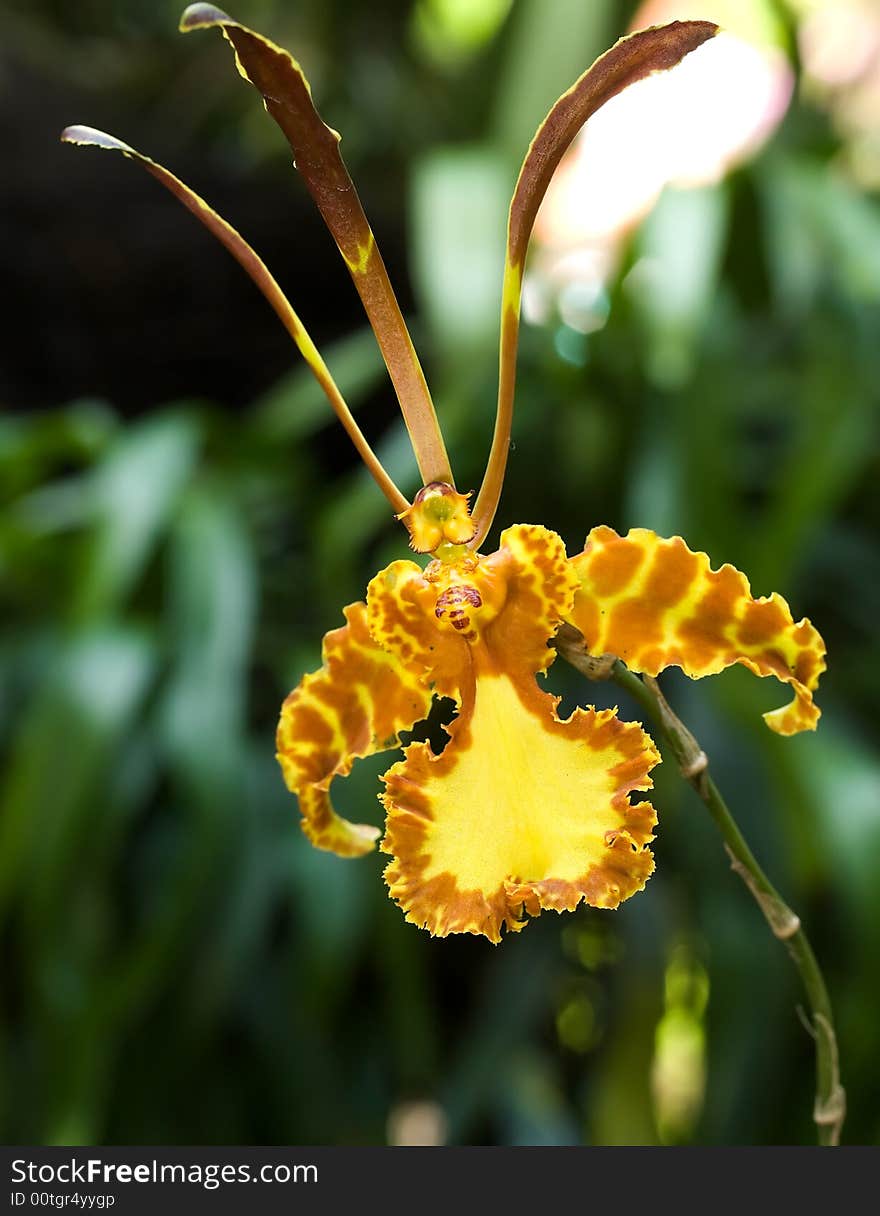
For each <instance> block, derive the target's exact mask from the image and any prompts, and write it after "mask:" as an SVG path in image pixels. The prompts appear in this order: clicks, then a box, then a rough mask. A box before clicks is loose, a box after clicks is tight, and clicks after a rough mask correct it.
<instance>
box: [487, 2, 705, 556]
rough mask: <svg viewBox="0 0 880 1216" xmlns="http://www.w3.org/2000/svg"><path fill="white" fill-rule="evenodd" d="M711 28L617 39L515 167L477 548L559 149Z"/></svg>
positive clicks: (501, 457)
mask: <svg viewBox="0 0 880 1216" xmlns="http://www.w3.org/2000/svg"><path fill="white" fill-rule="evenodd" d="M717 31H718V27H717V25H714V24H713V23H712V22H710V21H673V22H670V24H668V25H663V26H654V27H653V28H651V29H646V30H639V31H637V32H636V33H634V34H630V35H629V36H628V37H626V38H622V39H621V40H620V41H619V42H617V43H615V45H614V46H613V47H611V49H610V50H609V51H606V52H605V54H604V55H601V56H600V57H599V58H598V59H597V60H596V62H595V63H594V64H592V66H591V67H589V68H588V69H587V71H586V72H584V74H583V75H582V76H581V77H579V79H578V80H576V81H575V83H574V84H573V85H572V86H571V88H569V89H567V90H566V92H565V93H563V94H562V96H561V97H560V98H559V99H558V100H557V101H556V103H555V104H554V105H553V106H552V107H551V109H550V112H549V113H548V114H547V117H546V118H545V119H544V121H543V122H542V123H541V125H540V127H539V128H538V130H537V132H536V133H535V137H534V139H533V140H532V142H531V144H530V145H529V149H528V152H527V153H526V156H525V159H524V160H523V163H522V168H521V169H520V173H519V177H518V178H517V182H516V186H515V188H514V192H513V198H512V199H511V201H510V211H509V214H508V221H507V256H506V260H505V268H504V283H503V287H502V300H501V336H500V341H499V346H498V403H497V407H496V413H495V429H494V431H493V434H492V447H491V450H490V452H489V459H488V461H487V464H486V472H485V474H484V476H483V482H482V485H481V486H480V491H479V493H478V494H477V499H476V503H475V504H474V509H473V516H474V519H475V521H476V525H477V530H476V534H475V536H474V540H473V542H472V543H473V545H474V546H475V547H476V546H477V545H480V544H481V543H482V541H483V538H484V537H485V536H486V534H487V532H488V531H489V528H490V527H491V524H492V520H493V519H494V516H495V512H496V510H497V509H498V503H499V500H500V498H501V488H502V485H503V484H504V472H505V469H506V467H507V455H508V451H509V449H510V433H511V426H512V422H513V396H514V388H515V384H516V352H517V346H518V344H519V309H520V294H521V290H522V274H523V267H524V266H525V261H526V254H527V252H528V247H529V241H530V239H531V235H532V228H533V227H534V223H535V217H536V216H537V214H538V208H539V207H540V205H541V202H542V200H543V198H544V195H545V194H546V193H547V188H548V186H549V185H550V179H551V178H552V177H553V174H554V173H555V172H556V168H557V166H558V165H559V162H560V161H561V160H562V157H563V155H564V154H565V151H566V149H567V148H568V147H569V145H570V144H571V142H572V140H573V139H574V137H575V136H576V135H577V133H578V131H580V129H581V127H583V125H584V123H585V122H586V121H587V119H588V118H590V116H591V115H593V114H595V113H596V111H597V110H599V109H601V107H602V106H603V105H604V104H605V103H606V102H607V101H610V100H611V98H612V97H615V96H617V94H618V93H620V92H621V91H622V90H623V89H625V88H626V87H627V86H628V85H630V84H633V83H635V82H636V81H638V80H642V79H644V77H646V76H649V75H651V74H652V73H654V72H658V71H666V70H668V69H669V68H672V67H674V66H675V65H676V64H677V63H679V62H680V61H681V60H682V59H684V57H685V56H686V55H687V54H689V53H690V52H691V51H693V50H695V49H696V48H697V47H698V46H700V45H701V44H702V43H703V42H705V41H706V40H707V39H709V38H711V37H713V36H714V35H715V34H716V33H717Z"/></svg>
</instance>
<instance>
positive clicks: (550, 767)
mask: <svg viewBox="0 0 880 1216" xmlns="http://www.w3.org/2000/svg"><path fill="white" fill-rule="evenodd" d="M555 709H556V698H553V697H550V696H548V695H547V694H546V693H543V692H541V691H540V690H539V689H538V688H537V686H535V684H534V680H532V685H531V688H529V687H528V685H525V686H523V687H520V686H519V685H515V684H514V683H513V682H512V681H511V680H510V679H509V678H508V677H507V676H505V675H485V676H481V677H479V678H478V680H477V682H476V688H475V690H474V694H473V704H472V705H466V706H464V707H463V713H462V716H461V717H459V718H458V719H457V721H456V722H454V723H453V725H452V728H451V734H452V741H451V742H450V744H449V745H448V746H447V748H446V749H445V750H444V752H443V753H442V755H440V756H435V755H433V753H432V752H431V750H430V748H429V747H428V746H427V745H426V744H414V745H413V746H411V747H409V748H408V749H407V751H406V758H405V759H404V760H402V761H400V762H399V763H398V764H395V765H394V766H393V767H392V768H391V769H390V770H389V771H388V772H387V773H386V774H385V777H384V778H383V780H384V781H385V787H386V788H385V794H384V795H383V797H382V801H383V803H384V805H385V807H386V810H387V812H388V819H387V825H386V834H385V839H384V841H383V843H382V846H381V847H382V850H383V851H384V852H386V853H390V854H391V855H392V857H393V861H392V862H391V863H390V864H389V866H388V867H387V869H386V871H385V877H386V881H387V882H388V887H389V891H390V893H391V896H392V898H393V899H395V900H396V901H397V902H398V903H399V904H400V906H401V907H402V908H403V910H404V911H405V912H406V916H407V919H408V920H411V921H413V922H414V923H416V924H418V925H420V926H421V927H422V928H426V929H428V930H429V931H430V932H431V933H433V934H440V935H445V934H447V933H478V934H483V935H484V936H486V937H488V938H489V940H490V941H493V942H497V941H498V940H500V936H501V930H502V928H503V927H504V926H507V928H509V929H512V930H518V929H520V928H521V927H522V925H523V919H522V917H523V913H524V912H527V913H529V914H530V915H533V916H535V915H537V914H538V913H539V912H540V911H541V910H542V909H545V908H552V909H554V910H556V911H557V912H562V911H571V910H572V909H574V908H575V907H576V906H577V905H578V904H579V903H580V902H581V901H584V902H586V903H588V904H591V905H593V906H594V907H602V908H616V907H617V905H618V904H619V903H621V902H622V901H623V900H625V899H627V898H628V897H629V896H630V895H632V894H634V893H635V892H636V891H639V890H641V889H642V888H643V887H644V885H645V883H646V881H647V879H648V877H649V875H650V873H651V871H652V870H653V868H654V866H653V858H652V856H651V853H650V851H649V850H648V848H647V847H646V846H647V844H648V842H649V841H650V840H652V839H653V835H652V829H653V827H654V824H655V823H656V816H655V814H654V810H653V807H651V806H650V805H649V804H648V803H644V802H641V803H638V804H636V805H632V804H631V803H630V801H629V798H628V795H629V793H630V792H631V791H632V790H634V789H638V790H644V789H647V788H649V787H650V785H651V781H650V778H649V777H648V772H649V770H650V769H651V768H652V767H653V766H654V765H655V764H656V763H657V762H658V760H659V756H658V755H657V752H656V750H655V748H654V746H653V744H652V743H651V741H650V740H649V739H648V738H647V737H646V736H645V735H644V733H643V732H642V730H641V728H640V727H639V726H636V725H626V724H624V723H623V722H621V721H620V720H619V719H618V718H617V717H616V716H615V714H614V713H613V712H612V711H610V710H605V711H603V712H601V713H597V712H596V711H595V710H586V711H585V710H576V711H575V713H574V714H573V715H572V717H571V718H569V719H568V720H567V721H561V720H560V719H559V718H558V717H557V716H556V712H555Z"/></svg>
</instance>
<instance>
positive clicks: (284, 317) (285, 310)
mask: <svg viewBox="0 0 880 1216" xmlns="http://www.w3.org/2000/svg"><path fill="white" fill-rule="evenodd" d="M61 142H62V143H65V144H74V145H76V146H79V147H89V148H103V149H104V150H105V151H109V152H120V153H121V154H122V155H123V156H124V157H125V158H126V159H127V160H131V161H134V162H135V163H136V164H140V165H141V166H142V167H143V168H144V169H146V171H147V172H148V173H149V174H150V175H151V176H152V177H154V178H155V179H156V181H158V182H159V183H161V185H163V186H164V187H165V189H166V190H167V191H168V192H169V193H170V194H173V195H174V197H175V198H176V199H177V200H178V202H180V203H182V204H183V205H184V207H186V209H187V210H188V211H189V212H190V213H191V214H192V215H194V216H195V218H196V219H197V220H198V221H199V223H201V224H203V225H204V227H205V228H207V230H208V231H209V232H210V233H211V234H212V235H213V236H215V237H216V238H217V240H218V241H219V242H220V244H221V245H223V247H224V248H225V249H226V250H227V251H228V252H229V253H231V254H232V256H233V257H234V258H235V260H236V262H238V264H239V266H241V268H242V270H244V272H245V274H247V275H248V276H249V278H250V279H251V281H252V282H253V283H254V285H255V286H256V287H257V288H258V289H259V291H260V292H262V294H263V296H264V298H265V299H266V300H267V301H268V303H269V304H270V305H271V306H272V308H273V309H274V310H275V313H276V315H277V317H278V319H279V320H280V321H281V324H282V325H283V326H284V328H285V329H286V330H287V332H288V334H289V335H290V336H291V338H292V339H293V341H294V342H295V344H296V347H297V349H298V350H299V352H300V354H301V355H302V357H303V358H304V359H305V361H306V363H307V364H308V367H309V370H310V371H311V373H312V375H313V376H314V377H315V379H316V380H317V382H318V384H319V385H320V386H321V388H322V389H323V391H324V393H325V395H326V397H327V400H328V401H329V402H330V405H331V406H332V408H333V411H334V413H335V414H336V417H337V418H338V419H339V421H340V422H341V423H342V425H343V427H344V428H345V430H346V433H347V434H348V436H349V438H350V439H351V441H352V443H353V444H354V446H355V448H356V449H357V453H358V455H359V456H360V458H361V460H363V462H364V464H365V465H366V467H367V469H368V470H369V472H370V474H371V476H372V477H373V479H374V480H375V482H376V484H377V485H378V487H379V489H380V490H381V491H382V493H383V494H384V495H385V497H386V498H387V499H388V501H389V502H390V503H391V506H392V507H393V508H394V510H395V511H398V512H400V511H401V510H404V509H406V507H407V506H408V504H407V500H406V498H404V496H403V494H402V493H401V492H400V490H399V489H398V488H397V486H396V485H395V484H394V482H393V481H392V480H391V478H390V477H389V476H388V473H387V472H386V471H385V469H384V468H383V466H382V463H381V461H380V460H379V458H378V457H377V455H376V453H375V452H374V451H373V449H372V448H371V447H370V445H369V443H368V442H367V440H366V438H365V436H364V434H363V432H362V431H361V429H360V427H359V426H358V424H357V422H355V420H354V417H353V416H352V413H351V410H350V409H349V408H348V405H347V404H346V402H345V400H344V398H343V396H342V393H341V392H340V391H339V388H338V386H337V384H336V381H335V380H334V379H333V377H332V375H331V374H330V369H329V368H328V367H327V364H326V363H325V362H324V360H323V358H322V357H321V353H320V351H319V350H318V348H317V347H316V346H315V344H314V342H313V341H312V339H311V337H310V336H309V334H308V332H307V330H306V327H305V326H304V325H303V323H302V321H301V320H300V318H299V316H298V315H297V313H296V312H295V311H294V309H293V307H292V305H291V303H290V301H289V300H288V299H287V297H286V296H285V294H284V292H283V291H282V290H281V288H280V287H279V285H278V283H277V282H276V280H275V278H274V276H273V275H272V274H271V272H270V271H269V268H268V266H267V265H266V263H265V262H264V261H263V259H262V258H261V257H260V256H259V254H258V253H256V251H255V250H254V249H252V248H251V246H250V245H249V244H248V243H247V241H246V240H245V239H244V237H242V236H241V235H240V234H239V233H238V232H237V231H236V230H235V228H233V227H232V225H231V224H229V223H227V221H226V220H225V219H224V218H223V217H222V215H218V213H217V212H216V211H215V210H214V209H213V208H212V207H211V206H210V205H209V204H208V203H207V202H205V200H204V199H203V198H202V197H201V196H200V195H198V194H196V192H195V191H194V190H191V189H190V188H189V186H187V185H186V183H185V182H182V181H181V180H180V178H179V177H175V175H174V174H173V173H171V172H170V171H169V170H168V169H166V168H165V167H164V165H160V164H159V163H158V162H157V161H155V160H153V159H152V158H151V157H149V156H145V155H144V154H143V152H138V150H137V149H136V148H132V147H131V145H130V144H127V143H124V142H123V141H122V140H121V139H117V138H116V136H115V135H108V133H107V132H106V131H98V130H96V129H95V128H94V127H84V126H71V127H66V128H65V129H64V131H62V133H61Z"/></svg>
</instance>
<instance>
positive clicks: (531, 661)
mask: <svg viewBox="0 0 880 1216" xmlns="http://www.w3.org/2000/svg"><path fill="white" fill-rule="evenodd" d="M483 565H484V567H485V570H486V572H487V575H489V576H494V577H496V578H502V579H503V580H504V583H505V587H506V594H505V599H504V607H503V611H501V612H499V613H498V615H497V616H496V617H495V618H494V619H493V620H491V621H490V622H489V623H488V624H487V627H486V629H485V631H484V638H485V642H486V646H487V648H488V650H489V651H490V653H491V654H492V657H493V660H494V662H495V664H496V666H497V667H498V669H499V670H508V671H516V672H522V673H523V674H525V673H526V672H528V673H530V674H531V673H534V672H537V671H544V670H546V668H547V667H549V666H550V664H551V663H552V662H553V659H554V658H555V651H554V650H552V649H551V648H550V647H549V646H548V645H547V643H548V641H549V640H550V638H552V637H553V635H554V633H555V632H556V630H557V628H558V627H559V623H560V621H561V620H562V619H563V618H564V617H565V616H566V615H567V613H568V612H569V611H570V609H571V604H572V602H573V600H574V595H575V593H576V591H577V589H578V587H579V580H578V578H577V575H576V573H575V571H574V570H572V568H571V564H570V562H569V561H568V556H567V554H566V552H565V545H564V544H563V542H562V538H561V537H559V536H558V535H557V534H556V533H555V532H551V531H550V529H549V528H543V527H541V526H540V525H538V524H515V525H514V526H513V527H511V528H507V529H506V531H504V532H502V534H501V541H500V544H499V548H498V552H497V553H493V554H492V555H491V556H490V557H487V558H486V559H485V560H484V562H483Z"/></svg>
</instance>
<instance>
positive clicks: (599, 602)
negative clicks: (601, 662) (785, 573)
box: [567, 527, 825, 735]
mask: <svg viewBox="0 0 880 1216" xmlns="http://www.w3.org/2000/svg"><path fill="white" fill-rule="evenodd" d="M571 565H572V567H573V569H574V570H575V572H576V573H577V576H578V579H579V582H580V589H579V590H578V592H577V594H576V596H575V599H574V605H573V607H572V610H571V614H570V615H569V616H568V617H567V619H568V620H569V621H570V623H571V624H572V625H574V626H575V627H576V628H577V629H579V630H580V631H581V633H582V634H583V635H584V639H585V642H586V645H587V649H588V650H589V651H590V652H591V653H593V654H603V653H606V652H608V653H611V654H616V655H617V656H618V657H619V658H621V659H622V660H623V661H624V663H626V665H627V666H628V667H630V668H632V670H633V671H639V672H645V673H646V674H647V675H651V676H656V675H657V674H658V672H660V671H661V670H662V669H663V668H664V667H680V668H681V669H682V670H683V671H684V672H685V673H686V674H687V675H689V676H691V677H692V678H693V679H699V678H700V677H702V676H707V675H714V674H716V673H717V672H719V671H722V670H723V669H724V668H725V667H730V666H731V665H732V664H734V663H741V664H743V665H744V666H745V667H747V668H749V670H750V671H753V672H754V673H755V674H756V675H759V676H776V678H777V679H778V680H781V681H782V682H783V683H785V684H789V685H790V686H791V688H792V690H793V692H794V699H793V700H792V702H791V703H790V704H789V705H786V706H783V707H782V708H781V709H777V710H773V711H771V712H770V713H767V714H765V715H764V719H765V721H766V722H767V725H768V726H769V727H770V728H771V729H772V730H775V731H776V732H778V733H779V734H782V735H793V734H796V733H797V732H798V731H802V730H814V729H815V727H816V723H817V721H818V719H819V709H818V707H817V706H816V705H814V703H813V690H814V689H815V687H816V685H817V684H818V682H819V676H820V675H821V673H822V672H823V671H824V670H825V659H824V656H825V645H824V643H823V641H822V638H821V637H820V635H819V634H818V632H817V631H816V630H815V629H814V628H813V626H812V625H811V624H810V622H809V621H808V620H807V619H806V618H804V619H803V620H801V621H797V622H796V621H794V619H793V618H792V615H791V611H790V609H789V607H788V604H787V603H786V602H785V600H784V599H783V598H782V597H781V596H780V595H776V594H773V595H771V596H769V597H766V598H760V599H754V598H753V597H752V594H751V590H750V588H749V584H748V580H747V579H746V577H745V575H744V574H741V573H740V572H739V571H738V570H736V569H734V567H733V566H730V565H724V566H721V567H720V569H718V570H713V569H712V568H711V566H710V564H709V558H708V557H707V556H706V554H705V553H693V552H692V551H691V550H690V549H689V548H688V547H687V545H686V544H685V542H684V541H683V540H682V539H681V538H680V537H677V536H676V537H673V538H672V539H671V540H664V539H662V538H661V537H658V536H656V535H655V534H654V533H653V532H649V531H648V530H646V529H644V528H633V529H632V530H631V531H630V532H629V533H627V535H626V536H619V535H618V534H617V533H616V532H615V531H614V530H613V529H612V528H606V527H599V528H594V529H593V531H592V532H591V533H590V535H589V536H588V537H587V543H586V546H585V548H584V551H583V553H579V554H578V555H577V556H576V557H573V558H572V559H571Z"/></svg>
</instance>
